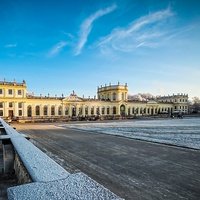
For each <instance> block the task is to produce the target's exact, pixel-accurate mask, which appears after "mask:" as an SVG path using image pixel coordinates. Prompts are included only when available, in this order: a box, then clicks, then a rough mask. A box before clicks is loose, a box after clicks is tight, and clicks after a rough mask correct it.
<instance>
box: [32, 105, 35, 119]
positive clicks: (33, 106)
mask: <svg viewBox="0 0 200 200" xmlns="http://www.w3.org/2000/svg"><path fill="white" fill-rule="evenodd" d="M31 109H32V117H35V105H34V104H32V105H31Z"/></svg>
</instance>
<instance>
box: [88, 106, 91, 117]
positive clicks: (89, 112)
mask: <svg viewBox="0 0 200 200" xmlns="http://www.w3.org/2000/svg"><path fill="white" fill-rule="evenodd" d="M88 115H89V116H90V115H91V107H90V106H88Z"/></svg>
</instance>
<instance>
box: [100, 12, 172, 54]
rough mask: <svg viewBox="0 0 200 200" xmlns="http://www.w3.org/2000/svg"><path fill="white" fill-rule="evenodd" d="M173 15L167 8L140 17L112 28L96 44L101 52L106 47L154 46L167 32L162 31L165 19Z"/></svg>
mask: <svg viewBox="0 0 200 200" xmlns="http://www.w3.org/2000/svg"><path fill="white" fill-rule="evenodd" d="M173 15H174V13H173V12H172V11H171V10H170V9H169V8H167V9H165V10H161V11H158V12H154V13H150V14H148V15H145V16H143V17H140V18H139V19H137V20H134V21H132V22H131V23H130V24H129V25H128V26H127V27H125V28H116V29H114V30H113V31H112V32H111V33H110V34H109V35H107V36H105V37H103V38H101V39H100V40H99V42H98V43H97V45H96V46H97V47H99V48H100V50H101V51H102V52H106V51H107V50H108V49H111V50H114V51H121V52H131V51H133V50H135V49H137V48H141V47H150V48H155V47H156V46H157V45H158V43H159V41H160V39H161V38H163V37H164V36H165V35H166V34H167V32H164V31H162V30H163V29H165V25H166V23H165V21H166V20H167V19H168V18H170V17H172V16H173ZM163 27H164V28H163Z"/></svg>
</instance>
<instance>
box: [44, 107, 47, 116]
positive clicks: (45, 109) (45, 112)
mask: <svg viewBox="0 0 200 200" xmlns="http://www.w3.org/2000/svg"><path fill="white" fill-rule="evenodd" d="M44 115H47V106H44Z"/></svg>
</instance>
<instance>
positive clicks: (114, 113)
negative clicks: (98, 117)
mask: <svg viewBox="0 0 200 200" xmlns="http://www.w3.org/2000/svg"><path fill="white" fill-rule="evenodd" d="M116 114H117V108H116V106H114V107H113V115H116Z"/></svg>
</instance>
